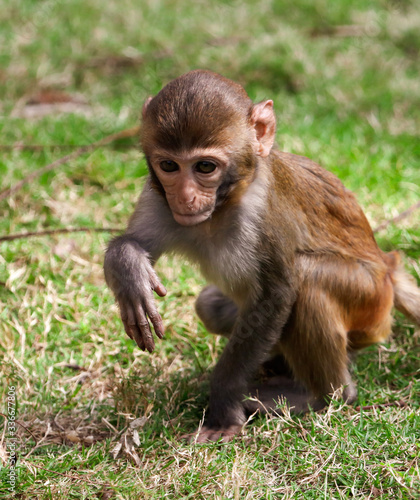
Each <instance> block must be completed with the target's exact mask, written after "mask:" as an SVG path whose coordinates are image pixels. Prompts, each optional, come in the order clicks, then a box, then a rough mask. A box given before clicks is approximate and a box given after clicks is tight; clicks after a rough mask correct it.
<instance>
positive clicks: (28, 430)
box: [0, 413, 38, 443]
mask: <svg viewBox="0 0 420 500" xmlns="http://www.w3.org/2000/svg"><path fill="white" fill-rule="evenodd" d="M0 416H2V417H4V418H5V419H6V420H8V419H9V417H8V416H7V415H5V414H4V413H0ZM15 422H16V423H17V424H18V425H20V426H21V427H22V428H23V429H25V431H26V432H29V434H30V435H31V436H32V437H33V439H34V441H35V443H38V440H37V438H36V437H35V436H34V435H33V434H32V431H31V430H30V429H28V428H27V427H26V425H23V424H22V423H21V422H19V420H15Z"/></svg>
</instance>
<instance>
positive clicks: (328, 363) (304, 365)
mask: <svg viewBox="0 0 420 500" xmlns="http://www.w3.org/2000/svg"><path fill="white" fill-rule="evenodd" d="M344 316H345V311H343V310H342V308H341V307H340V306H339V304H337V302H336V301H335V300H333V299H332V298H331V297H330V296H329V295H328V294H327V293H325V292H324V291H323V290H320V289H319V288H318V289H317V288H316V287H315V286H313V285H312V286H310V287H306V289H304V290H302V291H301V293H300V295H299V298H298V300H297V302H296V305H295V309H294V312H293V315H292V320H291V324H290V328H288V329H287V330H286V331H285V332H284V335H283V336H282V338H281V341H280V344H281V348H282V351H283V354H284V355H285V357H286V360H287V362H288V363H289V365H290V367H291V369H292V371H293V374H294V376H295V378H296V379H297V380H298V381H300V382H302V383H303V384H304V386H305V387H307V388H308V389H309V390H310V391H311V392H312V394H313V395H314V396H316V397H317V398H322V397H324V396H326V395H327V394H331V393H332V392H334V391H335V390H337V389H339V388H340V387H343V398H344V400H346V401H347V402H348V403H351V402H353V401H354V400H355V399H356V396H357V391H356V388H355V385H354V383H353V381H352V379H351V375H350V372H349V354H348V345H347V344H348V341H347V331H346V328H345V325H344V320H343V318H344Z"/></svg>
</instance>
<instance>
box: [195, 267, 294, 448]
mask: <svg viewBox="0 0 420 500" xmlns="http://www.w3.org/2000/svg"><path fill="white" fill-rule="evenodd" d="M260 282H261V283H263V290H262V291H261V292H260V294H259V296H258V298H257V299H254V300H253V301H252V303H251V304H248V306H247V307H244V308H242V311H241V313H240V315H239V318H238V320H237V322H236V324H235V327H234V330H233V332H232V335H231V336H230V338H229V342H228V344H227V346H226V348H225V350H224V352H223V354H222V356H221V358H220V360H219V362H218V363H217V365H216V367H215V370H214V372H213V377H212V381H211V391H210V408H209V417H208V420H207V422H206V426H205V427H204V428H203V429H202V431H201V432H200V435H199V437H198V441H199V442H205V441H208V440H211V441H214V440H217V439H219V438H220V437H222V438H223V439H224V440H228V439H230V438H231V437H232V436H233V435H234V434H236V433H237V432H238V430H239V428H240V427H241V426H242V425H243V424H244V422H245V420H246V417H245V411H244V406H243V400H244V397H245V396H246V395H247V394H248V384H249V382H250V379H251V378H252V377H253V376H254V375H255V373H256V371H257V370H258V367H259V366H260V365H261V364H262V363H263V362H264V361H265V360H266V358H267V356H268V355H269V353H270V351H271V348H272V347H273V346H274V344H275V343H276V342H277V341H278V340H279V338H280V335H281V331H282V329H283V326H284V324H285V323H286V321H287V319H288V317H289V315H290V311H291V308H292V306H293V303H294V301H295V298H296V293H295V291H294V287H293V285H292V283H291V280H288V279H282V278H279V279H278V281H273V273H270V275H265V276H262V277H261V278H260Z"/></svg>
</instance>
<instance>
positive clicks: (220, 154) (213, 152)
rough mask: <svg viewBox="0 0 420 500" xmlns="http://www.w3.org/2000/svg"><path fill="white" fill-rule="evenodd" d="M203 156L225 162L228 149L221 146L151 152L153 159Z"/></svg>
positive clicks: (197, 158) (180, 158)
mask: <svg viewBox="0 0 420 500" xmlns="http://www.w3.org/2000/svg"><path fill="white" fill-rule="evenodd" d="M203 158H207V159H214V160H217V161H218V162H222V163H225V162H226V163H227V162H228V158H229V151H225V150H223V149H222V148H197V149H191V150H181V151H170V150H165V149H159V150H157V151H155V152H153V153H152V154H151V159H152V160H154V161H159V160H168V159H171V160H173V161H182V160H184V161H185V160H188V161H194V160H200V159H203Z"/></svg>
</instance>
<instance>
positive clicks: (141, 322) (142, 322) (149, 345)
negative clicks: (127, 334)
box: [134, 304, 155, 352]
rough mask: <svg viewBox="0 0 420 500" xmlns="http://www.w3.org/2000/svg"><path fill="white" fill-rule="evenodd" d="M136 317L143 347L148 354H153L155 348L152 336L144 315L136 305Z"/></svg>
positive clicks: (141, 308)
mask: <svg viewBox="0 0 420 500" xmlns="http://www.w3.org/2000/svg"><path fill="white" fill-rule="evenodd" d="M134 312H135V315H136V320H137V321H136V322H137V327H138V329H139V330H140V333H141V336H142V338H143V342H144V346H145V347H146V349H147V350H148V351H149V352H153V349H154V348H155V341H154V340H153V334H152V331H151V330H150V325H149V322H148V321H147V317H146V313H145V311H144V309H143V307H142V305H141V304H138V305H137V306H135V308H134Z"/></svg>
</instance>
